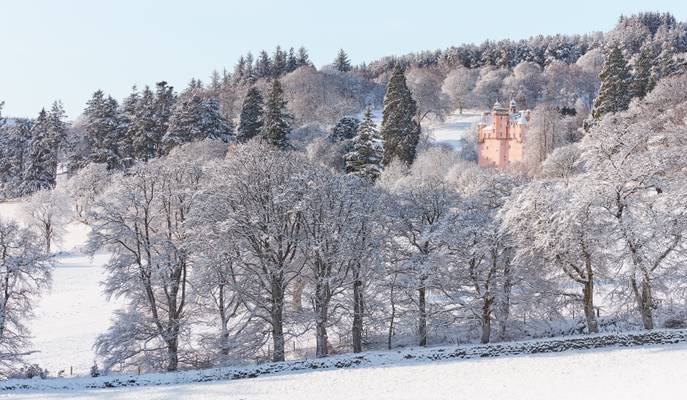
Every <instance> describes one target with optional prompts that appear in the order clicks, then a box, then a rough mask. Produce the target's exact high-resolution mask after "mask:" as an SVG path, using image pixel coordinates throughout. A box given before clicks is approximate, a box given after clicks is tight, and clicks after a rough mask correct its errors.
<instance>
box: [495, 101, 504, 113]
mask: <svg viewBox="0 0 687 400" xmlns="http://www.w3.org/2000/svg"><path fill="white" fill-rule="evenodd" d="M494 111H506V109H505V108H503V106H502V105H501V103H499V102H498V101H496V103H494Z"/></svg>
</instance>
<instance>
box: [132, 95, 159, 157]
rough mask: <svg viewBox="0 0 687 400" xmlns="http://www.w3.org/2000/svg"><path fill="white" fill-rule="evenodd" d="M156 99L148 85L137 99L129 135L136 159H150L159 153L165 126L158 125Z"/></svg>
mask: <svg viewBox="0 0 687 400" xmlns="http://www.w3.org/2000/svg"><path fill="white" fill-rule="evenodd" d="M155 100H156V99H155V94H153V91H152V90H150V88H149V87H148V86H146V87H145V88H144V89H143V92H141V95H140V96H139V98H138V99H137V101H136V105H135V109H134V115H133V121H132V124H131V126H130V128H129V133H128V135H127V136H129V140H130V141H131V147H132V151H133V158H134V159H136V160H143V161H148V160H150V159H153V158H155V157H156V156H157V155H158V150H157V149H158V148H159V145H160V143H159V142H160V140H162V134H161V130H162V129H163V127H162V126H158V121H157V119H156V117H157V108H156V105H157V104H156V101H155ZM160 125H162V124H160ZM164 125H165V126H166V125H167V123H166V122H165V123H164Z"/></svg>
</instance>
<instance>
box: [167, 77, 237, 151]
mask: <svg viewBox="0 0 687 400" xmlns="http://www.w3.org/2000/svg"><path fill="white" fill-rule="evenodd" d="M194 89H195V87H194V86H189V88H188V89H187V90H186V92H185V93H184V94H183V95H182V96H181V97H180V99H179V100H178V101H177V102H176V104H175V105H174V110H173V112H172V116H171V118H170V120H169V129H168V130H167V133H166V134H165V136H164V137H163V138H162V146H163V149H164V151H165V153H169V151H170V150H171V149H172V148H174V147H176V146H180V145H182V144H184V143H189V142H195V141H199V140H203V139H206V138H210V139H219V140H222V141H224V142H228V141H229V138H230V137H231V136H232V134H233V126H232V125H231V123H229V122H227V121H225V120H224V118H222V116H221V115H220V112H219V104H218V103H217V101H216V100H215V99H203V98H202V97H200V96H199V95H197V94H195V93H194Z"/></svg>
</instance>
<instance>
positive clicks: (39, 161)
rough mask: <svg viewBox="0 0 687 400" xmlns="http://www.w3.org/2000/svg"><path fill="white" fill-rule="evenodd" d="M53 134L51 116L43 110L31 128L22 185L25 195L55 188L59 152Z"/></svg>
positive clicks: (22, 191) (22, 192)
mask: <svg viewBox="0 0 687 400" xmlns="http://www.w3.org/2000/svg"><path fill="white" fill-rule="evenodd" d="M51 132H52V127H51V121H50V116H49V115H48V113H47V112H46V111H45V109H43V110H41V112H40V114H38V118H37V119H36V122H35V123H34V124H33V126H32V128H31V144H30V150H29V154H28V156H29V157H28V163H27V168H26V171H25V173H24V176H23V179H22V185H21V186H22V188H21V194H23V195H26V194H30V193H33V192H35V191H38V190H41V189H52V188H54V187H55V181H56V177H57V152H56V149H55V146H56V144H55V141H54V138H53V137H52V134H51Z"/></svg>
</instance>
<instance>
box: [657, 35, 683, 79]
mask: <svg viewBox="0 0 687 400" xmlns="http://www.w3.org/2000/svg"><path fill="white" fill-rule="evenodd" d="M677 70H678V64H677V62H675V48H674V47H673V45H672V44H670V43H665V44H664V45H663V48H662V49H661V54H659V55H658V60H657V65H656V81H658V80H659V79H662V78H665V77H666V76H670V75H673V74H674V73H675V72H677Z"/></svg>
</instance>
